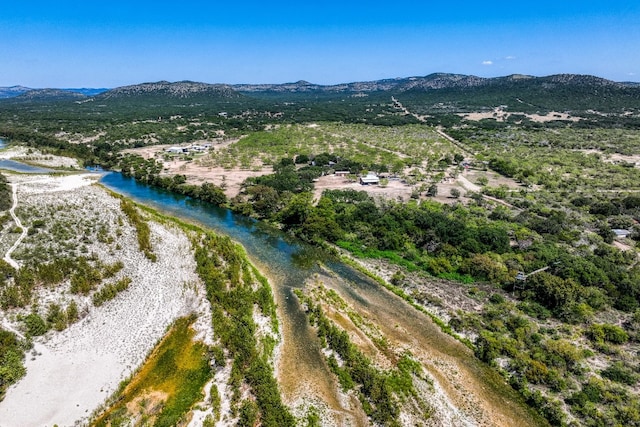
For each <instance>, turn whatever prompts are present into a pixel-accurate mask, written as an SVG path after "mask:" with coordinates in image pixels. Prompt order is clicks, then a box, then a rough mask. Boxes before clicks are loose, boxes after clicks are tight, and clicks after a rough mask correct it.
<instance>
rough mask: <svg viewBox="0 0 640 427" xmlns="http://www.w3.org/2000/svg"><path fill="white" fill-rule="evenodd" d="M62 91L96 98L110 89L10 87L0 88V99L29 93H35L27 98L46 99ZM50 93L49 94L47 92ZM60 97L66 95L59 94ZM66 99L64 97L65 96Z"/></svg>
mask: <svg viewBox="0 0 640 427" xmlns="http://www.w3.org/2000/svg"><path fill="white" fill-rule="evenodd" d="M54 90H55V91H60V92H69V93H71V95H72V96H73V95H74V94H80V95H84V96H94V95H97V94H99V93H102V92H106V91H108V90H109V89H105V88H103V89H92V88H81V89H32V88H28V87H24V86H10V87H0V99H6V98H15V97H16V96H20V95H25V94H28V93H29V92H33V93H32V94H30V95H26V97H27V98H29V97H31V98H38V97H43V96H44V97H46V96H47V95H54V94H53V92H51V91H54ZM47 91H49V92H47ZM58 95H64V94H60V93H59V94H57V95H54V97H56V96H58ZM63 97H64V96H63Z"/></svg>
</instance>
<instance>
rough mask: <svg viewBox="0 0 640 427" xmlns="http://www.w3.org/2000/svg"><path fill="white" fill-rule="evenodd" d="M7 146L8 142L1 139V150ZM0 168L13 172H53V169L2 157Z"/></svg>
mask: <svg viewBox="0 0 640 427" xmlns="http://www.w3.org/2000/svg"><path fill="white" fill-rule="evenodd" d="M6 146H7V144H6V142H5V141H4V140H2V139H0V150H2V149H3V148H5V147H6ZM0 169H6V170H10V171H13V172H21V173H49V172H53V170H52V169H47V168H41V167H38V166H31V165H27V164H24V163H20V162H16V161H15V160H7V159H0Z"/></svg>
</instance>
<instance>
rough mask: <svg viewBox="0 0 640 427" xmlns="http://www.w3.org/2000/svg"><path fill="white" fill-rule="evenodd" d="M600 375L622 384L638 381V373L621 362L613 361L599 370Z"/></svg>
mask: <svg viewBox="0 0 640 427" xmlns="http://www.w3.org/2000/svg"><path fill="white" fill-rule="evenodd" d="M601 374H602V376H603V377H605V378H608V379H610V380H611V381H615V382H618V383H622V384H627V385H630V386H634V385H636V384H637V383H638V375H637V374H636V373H635V372H633V370H632V369H631V368H629V367H628V366H625V364H624V363H622V362H614V363H612V364H611V365H609V367H608V368H607V369H605V370H603V371H602V372H601Z"/></svg>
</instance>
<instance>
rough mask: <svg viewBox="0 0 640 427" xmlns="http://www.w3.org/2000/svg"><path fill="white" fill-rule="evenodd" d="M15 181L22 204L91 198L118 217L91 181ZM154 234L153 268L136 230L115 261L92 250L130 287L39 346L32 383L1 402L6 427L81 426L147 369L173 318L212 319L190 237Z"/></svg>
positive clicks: (32, 356) (30, 361) (115, 206)
mask: <svg viewBox="0 0 640 427" xmlns="http://www.w3.org/2000/svg"><path fill="white" fill-rule="evenodd" d="M11 180H12V182H14V183H17V184H18V200H19V203H21V199H22V200H25V199H26V200H28V203H30V204H33V203H35V204H36V205H37V203H38V199H39V198H41V197H42V198H47V197H51V196H52V192H54V193H55V194H54V196H55V198H57V199H59V200H63V199H66V200H70V201H71V202H73V203H82V201H83V200H87V199H90V200H91V204H92V208H93V209H96V203H99V204H100V205H99V209H101V210H103V211H104V213H105V215H106V214H113V212H114V211H115V212H119V201H118V200H117V199H114V198H112V197H111V196H109V195H108V194H107V193H106V191H104V190H102V189H101V188H99V187H96V186H89V185H88V184H90V183H92V182H93V179H92V177H91V176H90V175H87V174H85V175H74V176H67V177H44V178H43V177H37V178H36V177H33V176H12V177H11ZM150 228H151V232H152V244H153V247H154V250H155V253H156V255H157V257H158V260H157V262H155V263H153V262H151V261H149V260H148V259H146V258H145V257H144V255H143V254H142V253H140V251H139V250H138V249H137V243H136V240H135V239H136V237H135V232H134V231H133V230H132V229H131V227H129V228H125V232H124V233H123V235H122V236H121V237H119V238H118V239H119V242H118V243H119V244H120V245H121V247H122V250H121V251H120V252H119V253H117V254H115V257H114V255H109V253H108V251H105V250H104V249H103V251H102V252H100V251H99V246H98V245H92V247H91V250H92V251H94V252H97V253H98V255H99V257H100V258H101V259H103V258H104V259H105V261H106V262H113V260H114V259H121V260H122V261H123V262H124V264H125V267H124V269H123V270H122V272H121V273H120V274H122V275H126V276H127V277H129V278H131V279H132V283H131V285H130V287H129V289H128V290H127V291H125V292H122V293H121V294H119V295H118V296H117V297H116V299H114V300H112V301H110V302H107V303H106V304H104V305H102V306H101V307H99V308H96V307H94V306H93V305H92V304H91V303H90V302H89V303H87V302H85V304H84V307H86V310H87V314H86V316H85V317H83V318H82V320H80V321H79V322H77V323H75V324H73V325H71V326H70V327H68V328H67V329H65V330H64V331H62V332H48V333H47V334H46V335H45V336H42V337H37V338H36V339H34V348H33V350H32V351H31V352H30V353H29V354H28V355H27V360H26V363H25V365H26V368H27V374H26V376H25V377H23V378H22V380H21V381H19V382H18V383H17V384H15V385H14V386H12V387H11V388H10V389H9V390H8V392H7V396H6V398H5V399H4V401H2V402H0V426H1V427H14V426H15V427H24V426H53V425H54V424H58V425H59V426H61V427H62V426H71V425H76V424H77V423H82V422H83V420H86V419H87V417H89V415H90V414H91V413H92V412H93V411H94V410H95V409H96V408H98V407H99V406H100V405H102V404H103V402H104V401H105V399H106V398H107V397H108V396H109V395H111V394H112V393H113V392H114V391H115V390H116V389H117V387H118V385H119V383H120V382H121V381H122V380H124V379H125V378H127V377H128V376H129V375H130V374H131V373H132V372H133V371H134V370H135V368H136V367H137V366H139V365H140V364H141V362H142V361H143V360H144V359H145V356H146V355H147V354H148V352H149V351H150V350H151V349H152V348H153V346H154V345H155V344H156V342H157V341H158V340H159V339H160V338H161V337H162V336H163V335H164V333H165V331H166V329H167V327H168V326H169V325H170V324H171V323H172V322H173V321H174V320H175V319H177V318H178V317H180V316H184V315H187V314H189V313H191V312H194V311H195V312H199V313H203V314H205V316H204V318H205V319H206V318H207V316H206V313H207V312H208V310H209V308H208V304H207V303H206V299H205V298H204V296H203V290H202V287H201V286H200V282H199V279H198V277H197V275H196V274H195V272H194V271H195V261H194V260H193V257H192V256H191V249H190V243H189V241H188V239H187V237H186V236H185V235H184V234H183V233H182V232H180V231H178V230H175V229H169V228H167V227H165V226H161V225H159V224H156V223H153V222H150ZM59 292H60V295H53V296H52V295H49V296H48V297H47V298H53V299H55V298H63V299H64V298H69V295H68V294H67V292H68V291H66V290H65V289H64V287H62V289H60V290H59ZM50 293H51V292H49V294H50ZM46 294H47V293H46V292H43V293H42V295H40V297H41V298H44V297H45V295H46ZM74 297H75V296H74ZM81 307H82V306H81ZM15 314H16V313H3V317H4V319H3V323H5V322H9V324H10V325H11V326H12V327H14V328H16V329H19V328H20V327H21V324H20V323H19V322H15V321H14V316H15ZM199 324H200V328H202V331H200V333H199V335H200V337H201V338H204V339H205V340H206V341H209V342H211V335H212V334H211V331H207V328H209V329H210V327H209V325H210V321H209V322H206V321H205V322H199Z"/></svg>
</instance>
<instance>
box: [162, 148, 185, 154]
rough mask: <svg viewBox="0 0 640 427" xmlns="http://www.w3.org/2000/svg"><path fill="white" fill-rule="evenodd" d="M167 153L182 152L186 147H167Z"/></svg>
mask: <svg viewBox="0 0 640 427" xmlns="http://www.w3.org/2000/svg"><path fill="white" fill-rule="evenodd" d="M164 151H166V152H167V153H171V154H182V153H185V152H186V149H184V148H182V147H169V148H167V149H166V150H164Z"/></svg>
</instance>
